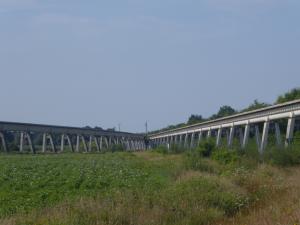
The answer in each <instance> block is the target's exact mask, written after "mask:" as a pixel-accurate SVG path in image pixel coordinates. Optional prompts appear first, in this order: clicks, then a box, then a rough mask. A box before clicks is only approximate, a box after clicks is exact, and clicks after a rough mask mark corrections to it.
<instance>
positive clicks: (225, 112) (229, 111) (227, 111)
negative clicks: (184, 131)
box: [210, 105, 237, 120]
mask: <svg viewBox="0 0 300 225" xmlns="http://www.w3.org/2000/svg"><path fill="white" fill-rule="evenodd" d="M235 113H237V111H236V110H235V109H233V108H232V107H231V106H228V105H224V106H222V107H221V108H220V109H219V112H218V113H217V114H214V115H212V116H211V117H210V119H213V120H214V119H218V118H222V117H225V116H231V115H233V114H235Z"/></svg>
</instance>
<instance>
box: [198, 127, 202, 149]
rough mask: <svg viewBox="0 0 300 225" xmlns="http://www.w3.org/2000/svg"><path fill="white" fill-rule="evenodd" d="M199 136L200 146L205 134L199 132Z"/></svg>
mask: <svg viewBox="0 0 300 225" xmlns="http://www.w3.org/2000/svg"><path fill="white" fill-rule="evenodd" d="M198 135H199V136H198V146H199V144H200V142H201V141H202V138H203V132H202V130H201V131H200V132H199V134H198Z"/></svg>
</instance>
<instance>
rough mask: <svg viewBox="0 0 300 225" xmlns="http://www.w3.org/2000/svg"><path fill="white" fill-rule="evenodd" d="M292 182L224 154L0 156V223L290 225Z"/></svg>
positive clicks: (273, 169) (297, 173)
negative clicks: (207, 156)
mask: <svg viewBox="0 0 300 225" xmlns="http://www.w3.org/2000/svg"><path fill="white" fill-rule="evenodd" d="M224 158H226V159H227V160H225V161H224ZM299 178H300V168H298V167H297V166H293V167H285V168H283V167H279V166H276V165H272V164H270V163H261V162H257V161H256V160H253V159H249V157H244V156H240V155H238V154H235V153H229V154H227V153H225V152H224V151H220V153H218V154H216V155H215V156H213V157H211V158H196V157H195V156H193V157H191V156H189V155H188V154H183V153H179V154H166V153H161V152H159V151H152V152H140V153H124V152H118V153H105V154H58V155H55V154H53V155H34V156H33V155H1V157H0V218H1V219H0V223H1V224H41V225H42V224H43V225H44V224H66V225H67V224H78V225H84V224H145V225H146V224H147V225H148V224H153V225H154V224H155V225H156V224H178V225H179V224H180V225H181V224H187V225H188V224H224V225H226V224H249V225H250V224H257V223H258V222H257V221H260V223H259V224H263V225H265V224H274V223H275V222H278V223H279V222H280V223H281V224H296V223H297V222H299V221H298V220H297V219H299V216H300V214H299V213H300V212H299V207H298V206H299V197H300V191H299V187H300V182H299V180H300V179H299ZM271 206H272V207H271ZM266 215H268V216H266Z"/></svg>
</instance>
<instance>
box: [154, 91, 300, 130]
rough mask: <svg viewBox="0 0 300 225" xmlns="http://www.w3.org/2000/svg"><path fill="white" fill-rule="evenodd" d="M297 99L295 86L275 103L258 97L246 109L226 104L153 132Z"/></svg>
mask: <svg viewBox="0 0 300 225" xmlns="http://www.w3.org/2000/svg"><path fill="white" fill-rule="evenodd" d="M297 99H300V88H294V89H292V90H290V91H288V92H286V93H284V94H282V95H280V96H279V97H278V98H277V99H276V101H275V103H273V104H269V103H266V102H261V101H259V100H257V99H256V100H254V102H253V103H251V104H250V105H249V106H248V107H246V108H245V109H242V110H236V109H234V108H233V107H231V106H229V105H224V106H221V107H220V109H219V111H218V112H217V113H216V114H213V115H212V116H210V117H208V118H204V117H203V116H202V115H199V114H192V115H191V116H190V117H189V118H188V120H187V122H185V123H179V124H176V125H169V126H167V127H165V128H163V129H160V130H156V131H153V132H151V133H157V132H162V131H166V130H171V129H176V128H180V127H184V126H187V125H193V124H197V123H203V122H205V121H209V120H215V119H219V118H222V117H226V116H232V115H234V114H237V113H242V112H248V111H252V110H257V109H262V108H265V107H268V106H271V105H277V104H282V103H285V102H289V101H293V100H297Z"/></svg>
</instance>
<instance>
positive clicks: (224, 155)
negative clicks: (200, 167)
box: [212, 149, 240, 165]
mask: <svg viewBox="0 0 300 225" xmlns="http://www.w3.org/2000/svg"><path fill="white" fill-rule="evenodd" d="M239 158H240V157H239V155H238V153H237V152H236V151H229V150H227V149H219V150H216V151H214V152H213V153H212V159H214V160H216V161H218V162H220V163H223V164H226V165H227V164H233V163H236V162H237V161H238V160H239Z"/></svg>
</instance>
